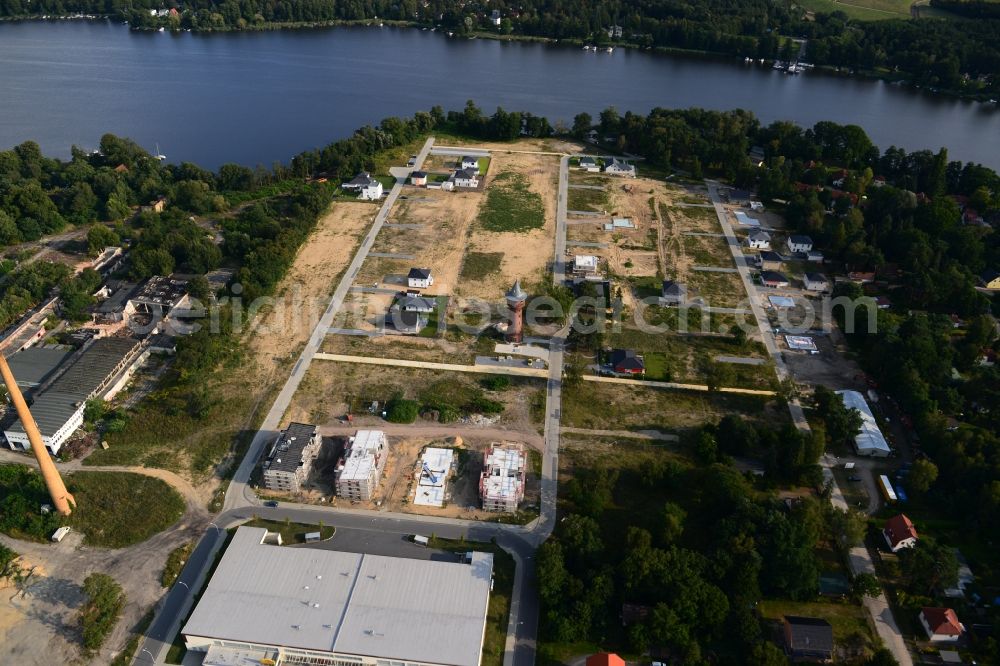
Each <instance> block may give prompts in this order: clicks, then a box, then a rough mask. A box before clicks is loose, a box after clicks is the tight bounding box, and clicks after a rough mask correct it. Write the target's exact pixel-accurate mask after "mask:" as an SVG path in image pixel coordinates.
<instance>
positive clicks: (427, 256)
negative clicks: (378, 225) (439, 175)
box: [359, 169, 492, 294]
mask: <svg viewBox="0 0 1000 666" xmlns="http://www.w3.org/2000/svg"><path fill="white" fill-rule="evenodd" d="M491 170H492V169H491ZM482 199H483V193H482V192H445V191H443V190H422V189H421V190H413V193H409V192H408V194H407V199H406V200H401V201H399V202H398V203H397V204H396V206H395V207H393V210H392V213H391V214H390V216H389V222H390V223H396V224H422V225H424V227H423V228H422V229H400V228H394V227H383V229H382V230H381V231H380V232H379V235H378V238H376V239H375V245H374V247H373V248H372V251H373V252H389V253H395V254H412V255H414V256H415V257H416V259H413V260H412V261H409V262H408V264H409V265H408V268H407V269H406V270H404V271H401V272H402V273H403V274H405V273H407V272H409V267H420V268H430V269H431V274H432V275H433V276H434V285H433V286H432V287H431V288H429V289H427V290H426V291H427V293H431V294H450V293H452V292H453V291H454V289H455V286H456V285H457V284H458V271H459V269H460V268H461V266H462V256H463V255H464V254H465V238H466V235H467V234H468V230H469V227H470V225H471V224H472V223H473V222H474V221H475V219H476V214H477V212H478V211H479V205H480V203H481V202H482ZM368 263H369V262H367V261H366V262H365V266H363V267H362V272H361V275H364V276H365V277H367V276H368V275H369V272H368V271H367V270H366V269H367V265H368ZM372 277H374V278H377V277H378V276H372ZM359 280H360V277H359Z"/></svg>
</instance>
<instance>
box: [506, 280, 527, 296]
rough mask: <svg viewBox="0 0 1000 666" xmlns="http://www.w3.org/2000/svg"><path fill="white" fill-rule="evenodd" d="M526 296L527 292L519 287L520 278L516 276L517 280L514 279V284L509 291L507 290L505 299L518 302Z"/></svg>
mask: <svg viewBox="0 0 1000 666" xmlns="http://www.w3.org/2000/svg"><path fill="white" fill-rule="evenodd" d="M527 298H528V293H527V292H526V291H524V289H521V279H520V278H518V279H517V280H515V281H514V286H513V287H511V288H510V291H508V292H507V300H508V301H515V302H520V301H523V300H526V299H527Z"/></svg>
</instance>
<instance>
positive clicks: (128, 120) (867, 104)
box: [0, 21, 1000, 169]
mask: <svg viewBox="0 0 1000 666" xmlns="http://www.w3.org/2000/svg"><path fill="white" fill-rule="evenodd" d="M468 99H473V100H475V101H476V103H477V104H479V105H480V106H481V107H482V108H483V109H484V110H485V111H486V112H487V113H492V111H493V110H494V109H495V107H496V106H497V105H502V106H503V107H504V108H505V109H508V110H512V111H513V110H524V111H531V112H532V113H535V114H538V115H545V116H548V118H549V120H550V121H552V122H555V121H556V120H559V119H562V120H564V121H570V120H571V119H572V117H573V115H575V114H576V113H578V112H580V111H588V112H590V113H591V114H593V115H595V116H596V114H597V113H598V112H599V111H600V110H601V109H604V108H606V107H608V106H610V105H614V106H615V107H617V108H618V110H619V111H621V112H624V111H626V110H631V111H634V112H637V113H646V112H648V111H649V110H650V109H652V108H654V107H657V106H661V107H692V106H700V107H704V108H710V109H731V108H737V107H741V108H744V109H749V110H751V111H753V112H754V113H755V114H756V115H757V116H758V117H759V118H760V119H761V120H762V121H763V122H765V123H767V122H770V121H772V120H778V119H787V120H792V121H795V122H797V123H799V124H800V125H803V126H810V125H812V124H813V123H815V122H816V121H819V120H833V121H836V122H840V123H855V124H858V125H861V126H862V127H864V128H865V130H866V131H867V132H868V134H869V135H870V136H871V137H872V139H873V140H874V141H875V142H876V143H877V144H878V145H879V147H880V148H882V149H885V148H887V147H888V146H890V145H893V144H895V145H897V146H901V147H904V148H906V149H908V150H917V149H922V148H929V149H932V150H937V149H938V148H940V147H941V146H946V147H947V148H948V151H949V156H950V157H951V158H952V159H961V160H965V161H976V162H981V163H983V164H986V165H989V166H991V167H993V168H996V169H1000V112H998V111H997V109H996V108H995V107H991V106H988V105H984V104H978V103H974V102H965V101H956V100H950V99H942V98H936V97H933V96H931V95H928V94H924V93H920V92H914V91H910V90H906V89H903V88H900V87H898V86H892V85H888V84H885V83H882V82H879V81H863V80H855V79H849V78H841V77H834V76H828V75H822V74H817V73H811V74H804V75H799V76H789V75H787V74H783V73H781V72H777V71H773V70H770V69H766V68H758V67H750V66H745V65H742V64H740V63H739V62H736V61H717V60H710V59H696V58H686V57H678V56H669V55H661V54H653V53H649V52H643V51H635V50H627V49H616V50H615V52H614V53H613V54H606V53H593V52H584V51H583V50H582V49H579V48H576V47H573V48H571V47H563V46H559V45H548V44H537V43H524V42H500V41H494V40H484V39H476V40H468V39H449V38H448V37H446V36H445V35H443V34H441V33H436V32H431V31H421V30H415V29H396V28H388V27H386V28H375V27H371V28H363V27H342V28H329V29H322V30H297V31H275V32H264V33H227V34H217V35H197V34H192V33H181V34H176V35H175V34H170V33H133V32H131V31H129V30H128V28H127V26H124V25H121V24H117V23H112V22H110V21H46V22H23V23H2V24H0V148H7V147H10V146H13V145H16V144H17V143H20V142H21V141H24V140H26V139H33V140H35V141H37V142H38V143H39V144H40V145H41V146H42V149H43V150H44V151H45V152H46V153H47V154H52V155H57V156H67V155H68V154H69V148H70V146H71V145H73V144H76V145H79V146H80V147H82V148H87V149H93V148H95V147H96V146H97V144H98V141H99V140H100V137H101V135H102V134H104V133H105V132H112V133H114V134H118V135H121V136H127V137H131V138H133V139H135V140H136V141H138V142H139V143H141V144H142V145H143V146H144V147H145V148H147V149H148V150H150V151H153V150H155V148H156V146H157V145H159V149H160V152H162V153H163V154H165V155H166V156H167V158H168V160H169V161H171V162H180V161H191V162H195V163H197V164H199V165H201V166H204V167H208V168H217V167H218V166H219V165H220V164H223V163H225V162H238V163H241V164H246V165H249V166H253V165H256V164H264V165H267V166H269V165H270V164H271V163H272V162H274V161H287V160H288V159H290V158H291V157H292V156H293V155H295V154H296V153H298V152H300V151H302V150H305V149H308V148H315V147H318V146H321V145H324V144H326V143H329V142H331V141H333V140H335V139H338V138H342V137H345V136H347V135H348V134H349V133H350V132H351V131H353V130H354V129H356V128H357V127H360V126H362V125H365V124H368V123H376V122H378V121H379V120H380V119H382V118H383V117H385V116H390V115H398V116H406V115H410V114H412V113H413V112H415V111H418V110H421V109H425V110H426V109H429V108H430V107H431V106H433V105H434V104H440V105H442V106H443V107H444V108H445V109H460V108H461V107H462V106H464V104H465V101H466V100H468Z"/></svg>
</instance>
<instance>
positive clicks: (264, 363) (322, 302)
mask: <svg viewBox="0 0 1000 666" xmlns="http://www.w3.org/2000/svg"><path fill="white" fill-rule="evenodd" d="M375 213H376V209H375V208H373V207H372V206H370V205H368V204H365V203H353V202H337V203H334V204H333V205H332V206H331V207H330V210H329V211H328V212H327V213H326V215H324V216H323V217H322V218H320V220H319V222H318V223H317V225H316V229H315V231H314V232H313V234H312V236H310V237H309V240H307V241H306V242H305V243H304V244H303V246H302V249H301V250H300V251H299V253H298V255H296V257H295V261H294V263H293V264H292V267H291V269H289V271H288V274H287V275H286V276H285V279H284V280H283V281H282V287H281V288H280V289H279V291H278V293H277V296H276V298H275V302H274V307H273V308H271V309H270V310H268V311H266V312H264V314H263V315H262V316H261V317H260V318H259V320H258V321H257V323H256V325H255V328H254V330H253V333H252V335H251V336H250V338H249V349H250V351H251V352H252V354H253V356H254V359H255V361H256V363H257V364H258V365H259V366H260V367H259V369H260V370H262V371H264V372H267V373H268V374H269V375H274V374H275V370H276V369H277V363H276V361H279V360H284V359H288V358H289V357H290V356H293V355H295V354H297V353H298V348H299V347H300V346H301V345H302V344H305V341H306V340H308V339H309V335H310V334H311V333H312V330H313V327H314V326H315V325H316V322H318V321H319V319H320V317H321V316H322V315H323V311H324V310H325V309H326V305H327V301H328V299H329V295H330V293H332V292H333V290H334V288H335V287H336V281H337V279H338V278H339V276H340V274H341V273H342V272H343V271H344V269H345V268H347V265H348V264H349V263H350V261H351V257H352V256H353V255H354V250H355V247H356V246H357V244H358V241H359V239H360V237H361V234H363V233H364V232H365V231H366V230H367V229H368V226H369V225H370V224H371V222H372V220H373V219H374V217H375Z"/></svg>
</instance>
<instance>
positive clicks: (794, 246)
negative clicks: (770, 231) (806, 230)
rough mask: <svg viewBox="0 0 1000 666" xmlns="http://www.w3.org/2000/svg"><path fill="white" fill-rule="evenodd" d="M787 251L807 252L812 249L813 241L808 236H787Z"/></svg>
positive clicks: (794, 252)
mask: <svg viewBox="0 0 1000 666" xmlns="http://www.w3.org/2000/svg"><path fill="white" fill-rule="evenodd" d="M787 244H788V251H789V252H791V253H792V254H797V253H799V252H809V251H810V250H812V249H813V241H812V238H809V236H789V237H788V243H787Z"/></svg>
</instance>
